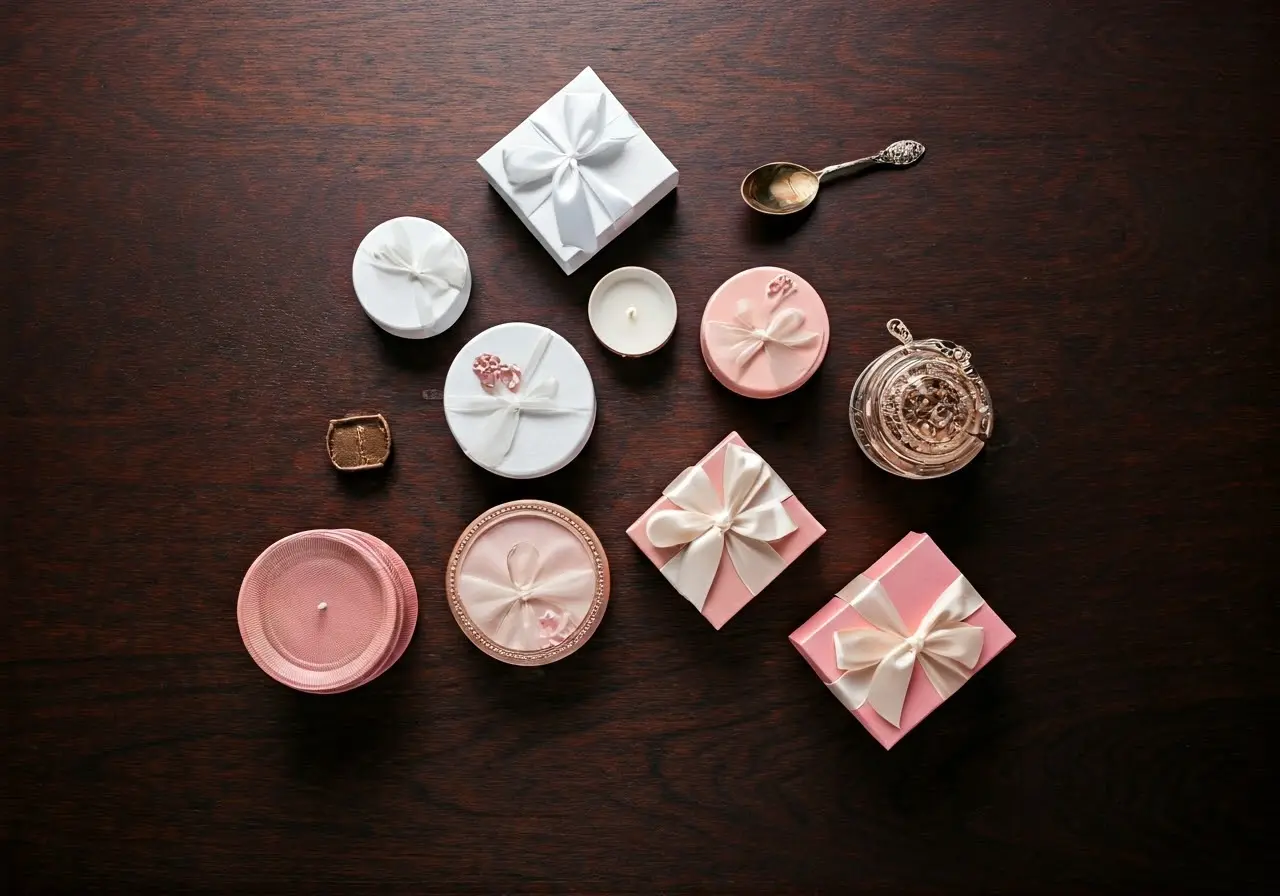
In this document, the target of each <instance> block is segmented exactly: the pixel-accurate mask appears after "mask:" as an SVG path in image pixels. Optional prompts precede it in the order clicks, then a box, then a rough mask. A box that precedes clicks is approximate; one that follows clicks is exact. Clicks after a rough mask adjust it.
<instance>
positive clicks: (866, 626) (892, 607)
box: [791, 532, 1014, 749]
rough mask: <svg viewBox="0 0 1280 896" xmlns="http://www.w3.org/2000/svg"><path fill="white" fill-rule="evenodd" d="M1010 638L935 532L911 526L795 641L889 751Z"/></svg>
mask: <svg viewBox="0 0 1280 896" xmlns="http://www.w3.org/2000/svg"><path fill="white" fill-rule="evenodd" d="M1013 638H1014V635H1013V632H1012V631H1010V629H1009V626H1007V625H1005V623H1004V620H1002V619H1001V618H1000V617H999V616H998V615H996V611H995V610H993V609H992V608H991V607H990V606H989V605H988V604H987V603H986V602H985V601H984V600H983V599H982V598H981V597H980V596H979V595H978V593H977V591H976V590H975V589H974V588H973V586H972V585H971V584H970V583H969V581H968V579H966V578H965V577H964V576H963V575H961V573H960V570H958V569H957V568H956V566H955V564H953V563H952V562H951V561H950V560H949V559H948V558H947V555H946V554H944V553H942V551H941V550H940V549H939V548H938V546H937V545H936V544H934V543H933V539H931V538H930V537H929V536H928V535H922V534H920V533H918V532H912V533H910V534H908V535H907V536H906V537H905V538H903V539H902V540H901V541H899V542H898V543H897V544H896V545H894V546H893V547H892V548H890V549H889V551H888V552H887V553H886V554H885V555H884V556H882V557H881V558H880V559H879V560H877V561H876V562H875V563H873V564H872V565H871V566H870V567H869V568H868V569H867V571H866V572H864V573H863V574H862V575H860V576H858V577H857V578H855V579H854V580H853V581H852V582H850V583H849V584H848V585H846V586H845V587H844V588H842V589H841V590H840V593H839V595H837V596H836V597H833V598H832V599H831V600H830V601H828V602H827V605H826V606H825V607H823V608H822V609H821V610H819V611H818V612H817V613H815V614H814V615H813V617H812V618H811V619H809V621H808V622H806V623H805V624H804V625H802V626H800V628H798V629H796V630H795V631H794V632H792V634H791V644H792V645H793V646H794V647H795V648H796V650H798V651H800V655H801V656H803V657H804V658H805V660H806V661H807V662H808V663H809V665H810V666H811V667H812V668H813V671H814V672H817V673H818V676H819V677H820V678H821V679H822V680H823V682H824V683H826V685H827V687H828V688H829V689H830V690H831V692H832V694H834V695H835V697H836V698H837V699H838V700H840V702H841V703H842V704H844V706H845V708H846V709H848V710H849V711H850V712H851V713H853V715H854V717H855V718H857V720H858V721H859V722H861V723H862V726H863V727H864V728H866V729H867V731H869V732H870V733H871V735H872V736H873V737H875V739H876V740H878V741H880V743H881V745H882V746H884V747H885V748H886V749H887V748H889V747H892V746H893V745H894V744H896V743H897V742H898V741H899V740H901V739H902V737H903V736H904V735H905V734H906V733H907V732H908V731H910V730H911V729H912V728H914V727H915V726H916V725H918V724H920V722H921V721H923V720H924V719H925V717H926V716H928V715H929V714H930V713H931V712H933V711H934V710H935V709H937V708H938V707H939V706H941V705H942V703H943V701H945V700H946V699H947V697H948V696H950V695H951V694H952V693H954V692H955V690H956V689H957V688H959V687H960V686H961V685H962V684H963V683H964V682H965V681H967V680H968V679H969V678H971V677H972V676H973V675H975V674H977V672H978V670H980V669H981V668H982V667H983V666H985V665H986V664H987V663H989V662H991V660H992V659H994V658H995V656H996V654H998V653H1000V652H1001V651H1002V650H1004V649H1005V648H1006V647H1008V646H1009V644H1011V643H1012V642H1013ZM882 667H883V668H882ZM904 685H905V688H904Z"/></svg>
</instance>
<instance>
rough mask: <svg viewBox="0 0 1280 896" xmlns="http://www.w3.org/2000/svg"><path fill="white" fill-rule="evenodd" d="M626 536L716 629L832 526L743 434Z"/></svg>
mask: <svg viewBox="0 0 1280 896" xmlns="http://www.w3.org/2000/svg"><path fill="white" fill-rule="evenodd" d="M662 494H663V497H662V499H661V500H659V501H658V502H657V503H656V504H654V505H653V506H652V507H650V508H649V509H648V510H646V511H645V512H644V515H643V516H641V517H640V519H638V520H636V521H635V522H634V523H632V524H631V527H630V528H628V529H627V534H628V535H629V536H631V540H632V541H634V542H635V543H636V546H637V547H639V548H640V550H641V551H643V552H644V554H645V556H646V557H648V558H649V559H650V560H652V561H653V564H654V565H655V566H657V567H658V569H659V570H661V572H662V574H663V575H664V576H666V578H667V580H668V581H669V582H671V584H672V585H674V586H675V589H676V591H678V592H679V593H680V594H681V595H683V596H684V597H685V598H686V599H687V600H688V601H689V602H690V603H692V604H693V605H694V606H695V607H697V608H698V610H699V611H700V612H701V613H702V615H703V616H705V617H706V618H707V619H708V621H710V623H711V624H712V625H713V626H715V627H716V628H717V629H718V628H720V627H722V626H723V625H724V624H725V623H726V622H728V621H729V620H730V619H732V618H733V616H734V614H735V613H737V612H738V611H739V610H741V609H742V608H743V607H745V606H746V605H747V602H748V601H750V600H751V598H753V597H755V596H756V595H757V594H759V593H760V592H761V591H763V590H764V588H765V586H767V585H768V584H769V583H770V582H772V581H773V580H774V579H775V578H776V577H777V575H778V574H779V573H780V572H782V571H783V570H784V569H786V568H787V567H788V566H790V565H791V562H792V561H793V560H795V559H796V558H797V557H799V556H800V555H801V554H803V553H804V552H805V550H806V549H807V548H808V547H809V546H810V545H812V544H813V543H814V542H815V541H817V540H818V539H819V538H821V537H822V535H823V533H825V532H826V531H827V530H826V529H825V528H823V526H822V524H821V523H819V522H818V521H817V520H815V519H814V518H813V515H812V514H811V513H809V511H808V510H806V509H805V506H804V505H803V504H801V503H800V499H799V498H797V497H796V496H795V495H794V494H792V493H791V489H790V488H788V487H787V484H786V483H785V482H783V481H782V477H780V476H779V475H778V474H777V473H775V472H774V471H773V469H772V468H771V467H770V466H769V465H768V464H767V463H765V461H764V459H763V458H762V457H760V455H758V454H756V453H755V452H754V451H752V450H751V449H750V448H749V447H747V443H746V442H744V441H742V439H741V438H739V436H738V434H737V433H736V432H733V433H729V435H728V436H726V437H725V439H724V441H722V442H721V443H720V444H719V445H717V446H716V447H715V448H713V449H712V450H711V453H710V454H708V455H707V456H706V457H704V458H703V459H702V460H700V461H698V463H697V464H696V465H695V466H692V467H689V468H688V469H686V470H685V471H684V472H683V473H681V474H680V475H679V476H677V477H676V479H675V481H673V482H672V483H671V484H670V485H668V486H667V487H666V488H665V489H664V490H663V492H662Z"/></svg>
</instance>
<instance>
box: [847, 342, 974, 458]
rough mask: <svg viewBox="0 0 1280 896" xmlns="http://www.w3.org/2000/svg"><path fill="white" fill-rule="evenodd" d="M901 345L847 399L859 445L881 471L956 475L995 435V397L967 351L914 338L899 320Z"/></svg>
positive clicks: (868, 370) (870, 370)
mask: <svg viewBox="0 0 1280 896" xmlns="http://www.w3.org/2000/svg"><path fill="white" fill-rule="evenodd" d="M886 327H887V328H888V330H889V333H890V334H892V335H893V337H894V338H896V339H897V340H898V341H899V342H900V343H901V345H898V346H896V347H895V348H892V349H890V350H889V351H887V352H885V353H884V354H882V355H881V356H880V357H878V358H876V359H875V360H874V361H872V362H871V363H870V364H868V365H867V368H866V369H865V370H863V371H862V374H861V375H860V376H859V377H858V380H857V382H856V383H854V386H853V394H852V395H851V396H850V398H849V425H850V426H851V427H852V428H853V437H854V438H855V439H856V440H857V442H858V447H859V448H861V449H862V452H863V453H864V454H865V455H866V456H867V457H868V458H870V460H871V462H872V463H874V464H875V465H876V466H877V467H879V468H880V469H882V470H885V471H887V472H889V473H893V474H894V475H895V476H903V477H905V478H907V479H934V478H937V477H938V476H945V475H947V474H948V473H954V472H955V471H956V470H959V469H960V468H961V467H963V466H964V465H965V464H967V463H969V461H971V460H973V459H974V458H975V457H977V456H978V452H980V451H981V450H982V448H983V445H985V444H986V441H987V439H989V438H990V437H991V429H992V425H993V423H994V412H993V411H992V408H991V395H990V393H988V392H987V386H986V384H985V383H984V382H983V381H982V377H980V376H978V374H977V373H976V372H975V371H974V369H973V366H972V363H971V358H970V355H969V352H968V350H967V349H965V348H964V347H963V346H960V345H956V344H955V343H954V342H948V341H946V340H943V339H914V338H913V337H912V336H911V331H910V330H908V329H907V327H906V325H905V324H904V323H903V322H902V321H900V320H898V319H897V318H894V319H893V320H891V321H889V323H888V324H887V325H886Z"/></svg>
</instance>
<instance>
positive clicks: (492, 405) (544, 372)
mask: <svg viewBox="0 0 1280 896" xmlns="http://www.w3.org/2000/svg"><path fill="white" fill-rule="evenodd" d="M478 368H479V371H478ZM485 371H487V372H488V373H487V375H486V373H485ZM444 417H445V421H446V422H447V423H448V424H449V431H450V432H452V433H453V438H454V439H455V440H456V441H457V443H458V446H459V447H460V448H462V451H463V453H465V454H466V455H467V457H469V458H471V460H473V461H474V462H475V463H477V464H478V465H480V466H481V467H483V468H484V469H486V470H488V471H489V472H490V473H496V474H497V475H499V476H505V477H507V478H508V479H533V478H535V477H538V476H546V475H547V474H548V473H554V472H555V471H556V470H559V469H560V468H561V467H564V466H565V465H567V464H568V463H569V462H570V461H572V460H573V459H574V458H575V457H577V456H578V454H579V453H580V452H581V451H582V449H583V447H585V446H586V444H587V440H588V439H589V438H590V437H591V431H592V430H593V429H594V428H595V423H596V393H595V386H594V385H593V384H592V382H591V371H590V370H588V369H587V364H586V362H585V361H583V360H582V356H581V355H579V354H578V352H577V350H576V349H575V348H574V347H573V346H572V345H570V344H569V342H568V341H567V340H566V339H565V338H564V337H563V336H561V335H560V334H559V333H556V332H555V331H554V330H549V329H547V328H546V327H542V326H538V325H537V324H528V323H521V322H511V323H505V324H498V325H497V326H496V327H490V328H489V329H487V330H485V331H484V332H483V333H480V334H478V335H476V336H475V337H474V338H473V339H472V340H471V341H470V342H468V343H467V344H466V345H465V346H463V347H462V351H460V352H458V355H457V357H455V358H454V359H453V363H452V364H450V365H449V372H448V373H447V374H446V375H445V380H444Z"/></svg>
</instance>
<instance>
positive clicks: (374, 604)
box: [236, 530, 416, 693]
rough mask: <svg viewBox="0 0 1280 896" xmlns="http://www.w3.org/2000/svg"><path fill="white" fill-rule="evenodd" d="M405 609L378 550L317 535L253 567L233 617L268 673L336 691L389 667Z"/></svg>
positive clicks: (300, 536) (306, 535)
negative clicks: (390, 654) (385, 664)
mask: <svg viewBox="0 0 1280 896" xmlns="http://www.w3.org/2000/svg"><path fill="white" fill-rule="evenodd" d="M415 602H416V597H415ZM403 603H404V601H403V598H402V595H401V586H400V585H399V584H398V583H397V581H396V578H395V577H394V576H393V574H392V572H391V570H390V568H389V566H388V564H387V563H386V562H384V561H383V560H381V559H379V556H378V554H377V552H376V551H375V549H374V548H373V547H370V546H369V545H368V544H366V543H364V542H362V540H360V539H357V538H354V537H351V536H344V535H343V534H342V533H338V532H331V531H327V530H312V531H307V532H298V533H296V534H294V535H290V536H288V537H286V538H282V539H281V540H280V541H277V542H276V543H275V544H273V545H271V547H269V548H267V549H266V550H265V551H263V552H262V554H261V555H260V556H259V557H258V559H257V560H255V561H254V562H253V565H252V566H250V567H249V571H248V572H247V573H246V574H245V577H244V582H243V583H242V584H241V586H240V599H239V602H238V604H237V610H236V615H237V618H238V621H239V625H240V636H241V638H243V640H244V644H245V647H246V648H247V649H248V651H249V655H250V656H252V657H253V659H254V661H255V662H256V663H257V664H258V665H259V666H260V667H261V668H262V670H263V671H264V672H266V673H267V674H268V675H270V676H271V677H272V678H274V679H276V680H277V681H279V682H281V683H283V684H286V685H289V686H290V687H292V688H296V689H298V690H302V691H313V692H320V693H331V692H335V691H338V690H345V689H347V688H350V687H354V686H356V685H358V684H360V683H363V682H364V681H367V680H368V679H369V677H370V675H371V673H374V670H378V669H379V668H380V667H382V666H384V663H385V660H386V658H387V656H388V653H389V652H391V651H393V650H394V647H395V644H396V642H397V639H398V638H399V637H400V635H401V633H402V631H403V629H404V627H405V626H404V621H405V620H404V617H403V615H402V614H403V609H402V604H403ZM414 617H415V619H416V612H415V614H414ZM409 633H410V634H411V633H412V629H411V628H410V629H409ZM375 674H376V673H375Z"/></svg>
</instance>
